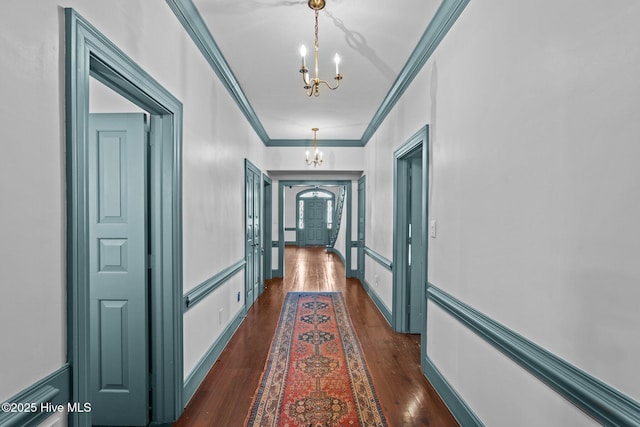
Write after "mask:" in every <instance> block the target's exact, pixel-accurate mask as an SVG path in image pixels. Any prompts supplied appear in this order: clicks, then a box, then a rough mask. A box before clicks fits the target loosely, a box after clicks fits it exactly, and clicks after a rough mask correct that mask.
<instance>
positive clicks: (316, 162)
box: [305, 128, 322, 168]
mask: <svg viewBox="0 0 640 427" xmlns="http://www.w3.org/2000/svg"><path fill="white" fill-rule="evenodd" d="M311 130H312V131H313V148H314V153H313V157H310V156H309V150H307V152H306V153H305V156H306V161H307V165H309V166H311V165H313V167H314V168H316V167H318V166H321V165H322V151H318V141H317V139H316V132H318V130H319V129H318V128H312V129H311Z"/></svg>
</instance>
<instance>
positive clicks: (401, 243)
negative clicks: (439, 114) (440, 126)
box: [391, 125, 429, 348]
mask: <svg viewBox="0 0 640 427" xmlns="http://www.w3.org/2000/svg"><path fill="white" fill-rule="evenodd" d="M428 138H429V126H428V125H426V126H424V127H423V128H422V129H420V130H419V131H418V132H416V133H415V134H413V135H412V136H411V137H410V138H409V139H408V140H407V141H406V142H405V143H404V144H402V146H400V147H399V148H398V149H396V150H395V151H394V152H393V182H394V186H393V271H392V275H393V296H392V299H393V302H392V316H391V327H392V328H393V330H394V331H396V332H408V330H409V319H408V309H407V306H408V303H409V302H408V301H407V293H408V286H410V285H409V283H408V277H407V272H406V270H405V269H403V268H398V266H401V265H407V263H408V257H409V254H408V251H407V244H408V237H407V235H406V234H405V233H403V232H400V230H405V229H406V228H407V227H408V224H409V217H410V215H411V212H409V211H408V210H407V209H406V207H407V202H408V197H409V195H408V194H407V191H406V188H407V186H408V166H407V165H408V162H410V161H411V160H410V158H412V157H413V156H414V155H415V154H416V153H417V152H418V151H419V150H422V209H421V211H422V219H421V222H422V232H421V234H420V239H421V241H422V247H423V249H424V257H425V260H424V268H423V274H422V276H423V277H422V281H423V282H424V286H425V287H426V286H427V277H428V274H427V272H428V253H429V251H428V249H429V248H428V242H427V218H428V214H429V211H428V207H429V206H428V198H427V196H428V188H429V185H428V184H429V139H428ZM413 238H415V237H413ZM425 295H426V289H425ZM424 304H425V306H426V299H425V301H424ZM424 312H425V319H424V320H423V322H422V324H423V326H422V328H421V335H422V340H423V341H424V340H425V339H426V333H425V332H426V310H425V311H424ZM423 348H425V347H424V342H423Z"/></svg>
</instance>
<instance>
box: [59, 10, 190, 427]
mask: <svg viewBox="0 0 640 427" xmlns="http://www.w3.org/2000/svg"><path fill="white" fill-rule="evenodd" d="M64 12H65V113H66V120H65V123H66V132H65V138H66V141H65V143H66V190H67V195H66V196H67V251H66V260H67V358H68V363H69V364H70V367H71V388H70V390H71V401H72V402H89V401H91V399H90V396H91V392H90V386H89V384H90V375H91V374H90V372H91V371H90V369H89V368H90V363H89V355H90V335H89V316H90V307H91V305H90V300H89V285H88V284H89V278H90V271H89V259H88V254H89V253H90V245H91V243H90V239H89V235H88V230H89V224H90V221H91V218H89V207H88V199H89V191H91V190H90V188H89V176H88V173H89V164H88V161H89V160H88V135H89V79H90V78H91V77H93V78H95V79H97V80H99V81H101V82H102V83H104V84H105V85H107V86H108V87H109V88H111V89H112V90H114V91H115V92H117V93H118V94H119V95H121V96H123V97H125V98H127V99H129V100H130V101H132V102H133V103H134V104H136V105H138V106H139V107H140V108H142V109H143V110H145V111H147V112H149V113H150V146H149V153H148V154H149V156H148V157H149V178H148V192H149V193H150V194H149V195H150V197H149V235H150V239H151V242H152V246H151V248H150V251H151V253H150V254H148V255H149V257H148V259H149V267H150V270H151V280H150V289H149V291H150V298H149V310H150V311H149V318H150V331H151V334H150V347H149V351H150V359H151V363H150V364H151V367H152V368H151V375H150V377H151V378H150V382H151V389H152V393H151V395H152V400H151V420H152V422H153V423H157V424H160V423H164V422H171V421H173V420H175V419H177V418H178V417H179V415H180V414H181V413H182V409H183V407H182V400H183V399H182V383H183V375H182V304H183V303H182V276H183V274H182V169H181V167H182V166H181V164H182V159H181V153H182V104H181V103H180V101H178V100H177V99H176V98H175V97H174V96H173V95H171V93H169V92H168V91H167V90H166V89H164V88H163V87H162V86H161V85H160V84H159V83H158V82H157V81H156V80H154V79H153V78H152V77H151V76H150V75H149V74H147V73H146V72H145V71H144V70H143V69H142V68H140V66H138V65H137V64H136V63H135V62H134V61H133V60H132V59H131V58H129V57H128V56H127V55H126V54H125V53H124V52H122V51H121V50H120V49H119V48H118V47H117V46H115V45H114V44H113V43H112V42H111V41H110V40H109V39H107V38H106V37H105V36H104V35H103V34H102V33H100V32H99V31H98V30H97V29H96V28H94V27H93V26H92V25H91V24H90V23H89V22H87V21H86V20H85V19H84V18H82V17H81V16H80V15H79V14H78V13H77V12H75V11H74V10H73V9H70V8H66V9H65V10H64ZM69 424H70V425H71V426H84V425H90V424H91V414H90V413H78V412H75V413H72V414H70V416H69Z"/></svg>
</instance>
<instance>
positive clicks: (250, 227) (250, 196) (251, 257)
mask: <svg viewBox="0 0 640 427" xmlns="http://www.w3.org/2000/svg"><path fill="white" fill-rule="evenodd" d="M254 181H255V174H254V173H253V172H252V171H251V170H250V169H248V168H247V169H246V170H245V222H246V235H245V238H246V243H245V257H246V261H247V262H246V270H245V274H246V278H245V281H246V286H245V304H246V308H247V309H248V308H249V307H251V305H252V304H253V302H254V301H255V296H254V293H253V288H254V286H253V283H254V280H255V279H254V276H255V236H256V232H255V229H254V212H253V211H254V206H255V205H254Z"/></svg>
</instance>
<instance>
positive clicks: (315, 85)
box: [300, 0, 342, 96]
mask: <svg viewBox="0 0 640 427" xmlns="http://www.w3.org/2000/svg"><path fill="white" fill-rule="evenodd" d="M308 5H309V7H310V8H311V9H313V10H314V11H315V15H316V27H315V30H316V31H315V35H316V43H315V60H316V61H315V64H316V76H315V78H312V79H309V69H308V68H307V64H306V58H305V57H306V56H307V48H306V47H304V45H303V46H302V47H300V56H302V67H301V68H300V73H302V81H303V83H304V89H305V91H306V92H307V96H311V95H315V96H318V95H320V92H319V90H320V83H324V84H325V85H327V87H328V88H329V89H331V90H336V89H338V86H340V80H342V76H341V75H340V71H339V70H338V66H339V65H340V57H339V56H338V54H337V53H336V56H335V57H334V58H333V60H334V62H335V63H336V76H335V77H334V80H335V81H336V85H335V86H333V87H332V86H331V85H330V84H329V82H327V81H326V80H320V78H319V77H318V11H320V10H321V9H323V8H324V6H325V0H309V2H308Z"/></svg>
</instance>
